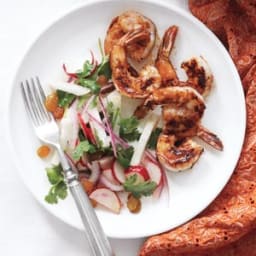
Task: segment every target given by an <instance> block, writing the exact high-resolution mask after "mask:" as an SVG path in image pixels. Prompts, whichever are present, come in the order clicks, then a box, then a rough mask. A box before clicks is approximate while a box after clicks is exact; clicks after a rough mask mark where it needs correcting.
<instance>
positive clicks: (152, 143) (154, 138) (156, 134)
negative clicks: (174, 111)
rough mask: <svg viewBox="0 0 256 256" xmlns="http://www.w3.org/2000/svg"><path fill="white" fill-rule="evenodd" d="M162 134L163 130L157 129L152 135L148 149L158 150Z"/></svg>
mask: <svg viewBox="0 0 256 256" xmlns="http://www.w3.org/2000/svg"><path fill="white" fill-rule="evenodd" d="M161 132H162V129H161V128H156V129H155V130H154V131H153V132H152V133H151V135H150V138H149V140H148V144H147V147H148V148H150V149H156V144H157V139H158V137H159V135H160V133H161Z"/></svg>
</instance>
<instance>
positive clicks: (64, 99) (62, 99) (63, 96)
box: [56, 90, 76, 108]
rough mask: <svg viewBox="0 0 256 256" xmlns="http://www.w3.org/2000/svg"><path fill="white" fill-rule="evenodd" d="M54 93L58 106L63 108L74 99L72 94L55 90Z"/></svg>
mask: <svg viewBox="0 0 256 256" xmlns="http://www.w3.org/2000/svg"><path fill="white" fill-rule="evenodd" d="M56 93H57V95H58V105H59V106H60V107H63V108H65V107H68V106H69V105H70V104H71V102H72V101H73V100H74V99H75V97H76V96H75V95H74V94H71V93H68V92H64V91H61V90H57V91H56Z"/></svg>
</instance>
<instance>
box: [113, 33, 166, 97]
mask: <svg viewBox="0 0 256 256" xmlns="http://www.w3.org/2000/svg"><path fill="white" fill-rule="evenodd" d="M147 34H148V33H147V32H145V31H141V30H135V31H132V32H128V33H127V34H125V35H124V36H123V37H122V38H121V39H120V40H119V41H118V42H117V43H116V44H115V45H114V46H113V48H112V51H111V53H110V66H111V69H112V80H113V82H114V85H115V87H116V89H117V90H119V91H120V93H121V94H123V95H125V96H128V97H130V98H146V97H148V95H149V94H150V93H151V92H152V91H153V90H154V89H156V88H158V87H160V85H161V77H160V75H159V73H158V70H157V69H156V68H155V67H154V66H152V65H147V66H146V67H144V68H143V69H142V70H141V71H140V72H136V71H135V70H134V68H133V67H131V65H130V64H129V63H128V60H127V53H126V47H127V45H130V44H133V43H134V42H135V41H136V40H138V39H141V38H145V37H146V36H147Z"/></svg>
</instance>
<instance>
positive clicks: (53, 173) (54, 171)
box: [46, 165, 63, 185]
mask: <svg viewBox="0 0 256 256" xmlns="http://www.w3.org/2000/svg"><path fill="white" fill-rule="evenodd" d="M46 174H47V177H48V180H49V182H50V183H51V184H52V185H55V184H57V183H59V182H60V181H62V180H63V174H62V167H61V166H60V165H54V166H52V167H50V168H46Z"/></svg>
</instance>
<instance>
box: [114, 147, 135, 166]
mask: <svg viewBox="0 0 256 256" xmlns="http://www.w3.org/2000/svg"><path fill="white" fill-rule="evenodd" d="M133 152H134V148H133V147H129V148H122V147H121V146H118V147H117V161H118V162H119V163H120V164H121V165H122V166H123V167H124V168H127V167H128V166H129V165H130V162H131V158H132V155H133Z"/></svg>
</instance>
